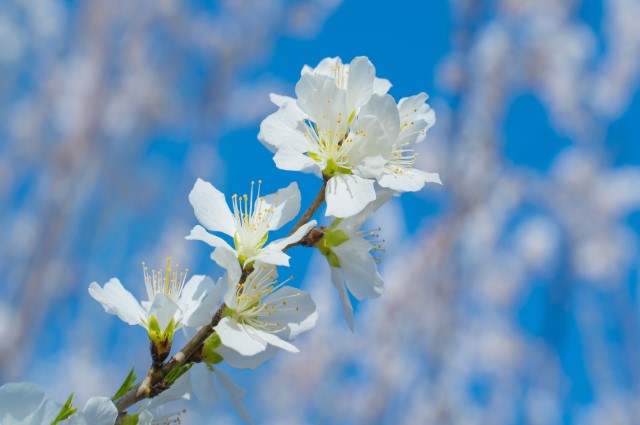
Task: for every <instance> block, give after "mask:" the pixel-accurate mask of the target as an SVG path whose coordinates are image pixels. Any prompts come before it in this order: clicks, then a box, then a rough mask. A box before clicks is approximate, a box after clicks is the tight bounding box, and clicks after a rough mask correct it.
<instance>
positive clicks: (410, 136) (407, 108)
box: [398, 93, 436, 146]
mask: <svg viewBox="0 0 640 425" xmlns="http://www.w3.org/2000/svg"><path fill="white" fill-rule="evenodd" d="M428 98H429V96H428V95H427V94H426V93H419V94H417V95H415V96H411V97H405V98H402V99H400V102H398V111H399V113H400V121H401V122H402V125H401V131H400V136H399V138H398V145H399V146H401V145H404V144H405V143H409V144H413V143H419V142H421V141H422V140H424V138H425V137H426V133H427V130H429V129H430V128H431V127H433V125H434V124H435V123H436V114H435V112H434V111H433V109H431V107H429V105H427V104H426V103H425V102H426V101H427V99H428Z"/></svg>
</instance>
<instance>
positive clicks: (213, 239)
mask: <svg viewBox="0 0 640 425" xmlns="http://www.w3.org/2000/svg"><path fill="white" fill-rule="evenodd" d="M185 239H188V240H195V241H202V242H204V243H206V244H208V245H210V246H212V247H214V248H217V247H219V246H222V245H227V246H228V245H229V244H228V243H226V242H225V241H224V240H222V239H221V238H219V237H218V236H216V235H212V234H211V233H209V232H207V231H206V229H205V228H204V227H202V226H200V225H196V226H195V227H194V228H193V229H191V233H189V236H186V237H185Z"/></svg>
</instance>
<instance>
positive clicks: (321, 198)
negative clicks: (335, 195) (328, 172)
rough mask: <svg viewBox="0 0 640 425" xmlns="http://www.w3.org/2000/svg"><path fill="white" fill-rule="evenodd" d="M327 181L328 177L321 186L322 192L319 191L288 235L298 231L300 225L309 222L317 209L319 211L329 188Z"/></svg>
mask: <svg viewBox="0 0 640 425" xmlns="http://www.w3.org/2000/svg"><path fill="white" fill-rule="evenodd" d="M327 181H328V179H327V178H324V179H323V181H322V187H321V188H320V192H318V195H317V196H316V199H314V200H313V202H312V203H311V205H309V208H307V210H306V211H305V212H304V214H302V217H300V220H298V222H297V223H296V225H295V226H293V229H291V231H290V232H289V235H288V236H291V235H293V234H294V233H295V232H296V230H298V229H299V228H300V227H302V226H304V225H305V224H307V222H308V221H309V220H310V219H311V217H312V216H313V215H314V214H315V213H316V211H318V208H320V206H321V205H322V204H323V203H324V199H325V198H324V197H325V191H326V189H327Z"/></svg>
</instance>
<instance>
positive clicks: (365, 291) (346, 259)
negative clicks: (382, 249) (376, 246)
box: [332, 236, 384, 300]
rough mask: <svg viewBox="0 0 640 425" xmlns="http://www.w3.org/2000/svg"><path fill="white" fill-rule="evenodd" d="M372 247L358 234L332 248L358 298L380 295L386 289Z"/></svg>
mask: <svg viewBox="0 0 640 425" xmlns="http://www.w3.org/2000/svg"><path fill="white" fill-rule="evenodd" d="M371 248H372V247H371V244H370V243H369V242H367V241H366V240H365V239H363V238H361V237H357V236H356V237H352V238H351V239H349V240H348V241H346V242H344V243H342V244H340V245H338V246H335V247H333V248H332V249H333V252H334V253H335V254H336V255H337V256H338V259H339V260H340V266H341V267H342V274H343V276H344V281H345V282H346V284H347V288H349V292H351V293H352V294H353V296H354V297H356V298H357V299H358V300H363V299H365V298H376V297H379V296H380V295H381V294H382V292H383V291H384V281H383V280H382V277H381V276H380V274H379V273H378V267H377V264H376V262H375V261H374V259H373V257H372V256H371V253H370V252H369V251H370V250H371Z"/></svg>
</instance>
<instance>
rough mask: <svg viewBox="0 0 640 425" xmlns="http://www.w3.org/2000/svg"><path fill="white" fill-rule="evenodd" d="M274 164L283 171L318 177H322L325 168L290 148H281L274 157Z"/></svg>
mask: <svg viewBox="0 0 640 425" xmlns="http://www.w3.org/2000/svg"><path fill="white" fill-rule="evenodd" d="M273 162H274V163H275V164H276V167H278V168H279V169H281V170H286V171H302V172H303V173H310V174H316V175H320V173H321V172H322V168H324V166H325V165H324V164H322V163H318V162H316V161H314V160H313V159H311V158H310V157H308V156H307V155H305V154H303V153H300V152H298V151H295V150H293V149H288V148H280V149H279V150H278V151H277V152H276V154H275V155H274V156H273Z"/></svg>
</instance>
